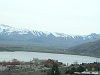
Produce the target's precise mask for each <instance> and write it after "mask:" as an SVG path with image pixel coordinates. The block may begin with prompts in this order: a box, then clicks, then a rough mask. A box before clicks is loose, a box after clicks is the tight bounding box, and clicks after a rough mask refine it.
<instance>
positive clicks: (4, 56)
mask: <svg viewBox="0 0 100 75" xmlns="http://www.w3.org/2000/svg"><path fill="white" fill-rule="evenodd" d="M14 58H15V59H18V60H20V61H30V60H32V59H33V58H38V59H54V60H58V61H60V62H63V63H65V64H67V63H69V64H71V63H74V62H78V63H82V62H84V63H92V62H100V58H95V57H89V56H79V55H68V54H54V53H39V52H0V61H11V60H12V59H14Z"/></svg>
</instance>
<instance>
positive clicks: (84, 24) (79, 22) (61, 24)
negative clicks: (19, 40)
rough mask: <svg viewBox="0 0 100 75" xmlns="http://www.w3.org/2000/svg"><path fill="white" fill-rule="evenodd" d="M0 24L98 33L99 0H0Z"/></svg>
mask: <svg viewBox="0 0 100 75" xmlns="http://www.w3.org/2000/svg"><path fill="white" fill-rule="evenodd" d="M0 24H7V25H11V26H13V27H18V28H26V29H31V30H39V31H50V32H62V33H67V34H80V35H84V34H89V33H92V32H96V33H100V0H0Z"/></svg>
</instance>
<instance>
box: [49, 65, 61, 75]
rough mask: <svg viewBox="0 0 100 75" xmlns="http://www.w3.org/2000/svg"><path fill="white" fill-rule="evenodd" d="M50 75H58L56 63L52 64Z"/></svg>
mask: <svg viewBox="0 0 100 75" xmlns="http://www.w3.org/2000/svg"><path fill="white" fill-rule="evenodd" d="M50 75H60V71H59V68H58V65H57V64H56V63H54V64H53V67H52V69H51V72H50Z"/></svg>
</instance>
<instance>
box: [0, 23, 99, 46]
mask: <svg viewBox="0 0 100 75" xmlns="http://www.w3.org/2000/svg"><path fill="white" fill-rule="evenodd" d="M98 39H100V34H96V33H92V34H90V35H86V36H79V35H68V34H64V33H50V32H42V31H34V30H33V31H30V30H28V29H17V28H14V27H11V26H8V25H3V24H1V25H0V41H2V42H5V43H10V42H12V41H13V42H14V43H16V42H23V43H24V42H25V43H27V42H28V43H30V44H41V45H44V46H59V47H60V46H61V47H71V46H75V45H79V44H83V43H87V42H92V41H96V40H98Z"/></svg>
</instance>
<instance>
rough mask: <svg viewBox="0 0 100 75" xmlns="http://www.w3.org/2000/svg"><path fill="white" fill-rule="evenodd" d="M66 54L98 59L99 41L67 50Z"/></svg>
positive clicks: (99, 54) (99, 55)
mask: <svg viewBox="0 0 100 75" xmlns="http://www.w3.org/2000/svg"><path fill="white" fill-rule="evenodd" d="M66 52H67V53H70V54H78V55H87V56H95V57H100V40H98V41H95V42H89V43H86V44H81V45H78V46H75V47H72V48H69V49H67V50H66Z"/></svg>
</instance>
